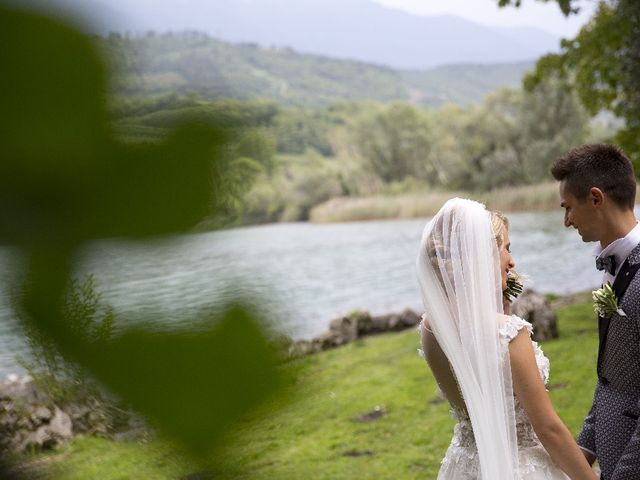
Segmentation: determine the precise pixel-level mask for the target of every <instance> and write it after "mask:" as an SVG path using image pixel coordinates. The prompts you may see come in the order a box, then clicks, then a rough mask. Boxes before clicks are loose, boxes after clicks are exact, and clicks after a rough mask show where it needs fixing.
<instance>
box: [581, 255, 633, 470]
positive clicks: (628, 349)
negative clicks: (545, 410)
mask: <svg viewBox="0 0 640 480" xmlns="http://www.w3.org/2000/svg"><path fill="white" fill-rule="evenodd" d="M639 269H640V245H638V246H636V248H634V250H633V251H632V252H631V254H630V255H629V257H628V258H627V260H626V261H625V262H624V264H623V265H622V267H621V268H620V271H619V272H618V274H617V275H616V281H615V282H614V285H613V288H614V290H615V292H616V296H617V297H618V302H619V305H620V308H622V310H623V311H624V313H626V316H621V315H618V314H617V313H615V314H613V316H612V317H611V318H610V319H605V318H602V317H600V318H599V319H598V322H599V325H598V327H599V328H598V329H599V334H600V347H599V351H598V384H597V386H596V391H595V395H594V398H593V405H592V406H591V410H590V412H589V414H588V415H587V417H586V419H585V421H584V424H583V426H582V431H581V432H580V435H579V437H578V445H580V446H581V447H582V448H584V449H585V450H588V451H590V452H592V453H594V454H595V455H596V457H597V458H598V462H599V464H600V468H601V470H602V477H601V478H602V479H603V480H632V479H633V480H640V422H638V418H639V417H640V273H639V274H637V275H636V271H637V270H639Z"/></svg>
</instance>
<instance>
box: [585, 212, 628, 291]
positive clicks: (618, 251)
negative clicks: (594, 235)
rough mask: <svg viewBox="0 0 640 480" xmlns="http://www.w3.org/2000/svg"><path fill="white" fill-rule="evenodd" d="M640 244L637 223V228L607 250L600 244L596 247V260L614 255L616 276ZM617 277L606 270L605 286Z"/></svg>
mask: <svg viewBox="0 0 640 480" xmlns="http://www.w3.org/2000/svg"><path fill="white" fill-rule="evenodd" d="M638 243H640V223H636V226H635V227H633V228H632V229H631V231H630V232H629V233H627V234H626V235H625V236H624V237H622V238H618V239H617V240H614V241H613V242H611V243H610V244H609V245H607V248H604V249H603V248H602V246H601V245H600V243H598V245H597V246H596V248H595V249H594V251H593V253H594V255H595V256H596V258H600V257H602V258H604V257H608V256H609V255H613V256H614V257H615V258H616V272H615V273H616V275H617V274H618V272H619V271H620V267H622V264H623V263H624V261H625V260H626V259H627V257H628V256H629V254H630V253H631V251H632V250H633V249H634V248H636V247H637V246H638ZM616 275H611V274H610V273H609V272H607V271H606V270H605V271H604V275H603V277H602V284H603V285H604V284H605V283H606V282H611V284H613V282H614V281H615V279H616Z"/></svg>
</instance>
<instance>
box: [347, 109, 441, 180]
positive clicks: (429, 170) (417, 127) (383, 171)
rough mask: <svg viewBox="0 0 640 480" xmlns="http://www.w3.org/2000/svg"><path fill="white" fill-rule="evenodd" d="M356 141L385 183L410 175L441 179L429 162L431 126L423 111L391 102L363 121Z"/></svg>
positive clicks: (364, 156)
mask: <svg viewBox="0 0 640 480" xmlns="http://www.w3.org/2000/svg"><path fill="white" fill-rule="evenodd" d="M355 141H356V145H357V148H358V150H359V152H360V155H361V156H362V158H363V159H365V160H366V161H367V162H369V164H370V166H371V168H372V170H373V171H374V172H375V173H376V174H377V175H378V176H379V177H380V178H381V179H382V180H383V181H384V182H392V181H399V180H404V179H405V178H407V177H411V176H412V177H419V178H423V179H425V180H427V181H429V182H430V183H431V182H433V183H437V182H438V180H437V177H438V169H437V168H436V167H435V166H434V165H433V164H431V163H429V162H428V158H429V155H428V154H429V145H430V138H429V126H428V124H427V121H426V118H425V116H424V115H423V114H422V112H421V111H420V110H418V109H417V108H415V107H413V106H411V105H409V104H400V103H398V104H392V105H390V106H388V107H384V108H383V110H382V111H381V112H379V113H378V114H376V115H374V116H373V117H372V118H367V119H365V120H363V121H362V122H361V123H360V124H359V125H358V126H357V127H356V132H355Z"/></svg>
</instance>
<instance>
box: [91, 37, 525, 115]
mask: <svg viewBox="0 0 640 480" xmlns="http://www.w3.org/2000/svg"><path fill="white" fill-rule="evenodd" d="M101 42H102V43H103V46H104V47H105V51H107V52H109V57H110V58H111V59H112V65H113V66H114V68H115V70H116V71H117V72H119V75H117V76H116V80H115V83H116V85H117V87H116V90H117V91H118V92H119V93H121V94H124V95H127V96H137V97H150V96H151V97H153V96H160V95H170V94H176V93H177V94H196V96H197V97H199V98H203V99H209V100H211V99H219V98H236V99H243V100H256V99H263V100H269V101H275V102H277V103H281V104H285V105H297V106H304V107H319V106H326V105H328V104H331V103H333V102H339V101H345V100H346V101H369V100H372V101H381V102H392V101H409V102H412V103H415V104H419V105H427V106H440V105H442V104H445V103H456V104H459V105H467V104H470V103H476V102H479V101H481V100H482V99H483V97H484V96H485V95H486V94H488V93H490V92H492V91H494V90H496V89H497V88H500V87H505V86H512V87H518V86H519V85H520V83H521V80H522V77H523V75H524V73H525V72H526V71H527V70H529V69H531V68H532V66H533V62H519V63H507V64H462V65H450V66H442V67H436V68H433V69H428V70H399V69H392V68H389V67H384V66H380V65H375V64H368V63H364V62H358V61H353V60H341V59H335V58H328V57H323V56H319V55H310V54H302V53H299V52H296V51H295V50H293V49H290V48H265V47H261V46H259V45H256V44H248V43H242V44H231V43H228V42H223V41H221V40H217V39H214V38H211V37H209V36H207V35H206V34H204V33H197V32H187V33H179V34H162V35H158V34H147V35H144V36H140V37H126V36H124V37H123V36H113V35H112V36H109V37H108V38H106V39H103V40H101Z"/></svg>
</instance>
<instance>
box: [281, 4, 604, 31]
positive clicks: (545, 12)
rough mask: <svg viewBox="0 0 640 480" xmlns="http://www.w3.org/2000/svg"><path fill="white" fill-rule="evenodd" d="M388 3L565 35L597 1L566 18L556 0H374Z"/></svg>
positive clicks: (583, 19)
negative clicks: (501, 3) (506, 2)
mask: <svg viewBox="0 0 640 480" xmlns="http://www.w3.org/2000/svg"><path fill="white" fill-rule="evenodd" d="M292 1H295V0H292ZM375 1H376V2H378V3H380V4H382V5H386V6H388V7H394V8H400V9H402V10H406V11H408V12H411V13H416V14H420V15H456V16H459V17H463V18H466V19H468V20H472V21H474V22H477V23H482V24H484V25H490V26H502V27H515V26H530V27H538V28H542V29H544V30H547V31H549V32H552V33H555V34H557V35H560V36H562V37H573V36H574V35H575V34H576V33H577V32H578V30H579V29H580V27H581V26H582V25H583V24H584V23H585V22H586V21H587V20H588V19H589V17H591V16H592V14H593V12H594V11H595V8H596V4H597V2H596V1H595V0H583V1H582V2H580V3H579V6H580V7H581V11H580V13H579V14H578V15H571V16H570V17H569V19H567V18H565V17H564V15H562V12H561V11H560V8H559V7H558V4H557V3H556V2H555V1H553V0H552V1H550V2H549V3H542V2H539V1H537V0H523V2H522V6H521V7H520V8H515V7H504V8H498V6H497V5H498V1H497V0H375Z"/></svg>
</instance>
